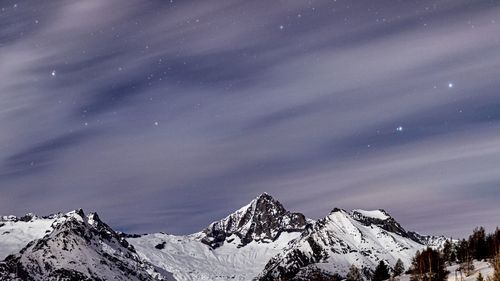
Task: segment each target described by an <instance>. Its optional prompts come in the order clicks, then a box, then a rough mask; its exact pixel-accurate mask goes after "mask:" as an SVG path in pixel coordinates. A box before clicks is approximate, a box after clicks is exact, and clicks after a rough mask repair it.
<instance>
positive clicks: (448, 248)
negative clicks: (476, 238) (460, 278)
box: [441, 240, 454, 264]
mask: <svg viewBox="0 0 500 281" xmlns="http://www.w3.org/2000/svg"><path fill="white" fill-rule="evenodd" d="M441 253H442V254H443V259H444V261H445V262H446V263H448V264H451V263H452V262H454V260H453V259H452V258H454V257H453V244H452V243H451V241H450V240H446V241H445V242H444V245H443V250H442V251H441Z"/></svg>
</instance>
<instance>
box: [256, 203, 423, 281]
mask: <svg viewBox="0 0 500 281" xmlns="http://www.w3.org/2000/svg"><path fill="white" fill-rule="evenodd" d="M424 247H426V245H423V244H422V243H421V241H420V240H417V239H416V238H414V237H412V235H411V234H409V233H408V232H406V231H405V230H404V229H403V228H402V227H401V225H399V223H397V222H396V221H395V220H394V219H393V218H392V217H391V216H390V215H389V214H387V212H385V211H383V210H377V211H363V210H354V211H352V212H350V213H348V212H346V211H344V210H341V209H334V210H333V211H332V212H331V213H330V214H329V215H328V216H327V217H325V218H324V219H321V220H318V221H317V222H316V223H315V224H314V225H312V226H311V227H308V228H306V230H305V231H304V232H303V233H302V235H301V237H300V238H299V239H297V240H295V241H294V243H292V244H291V245H289V246H288V247H287V248H286V249H285V250H284V251H283V253H280V254H278V255H277V256H275V257H273V258H272V259H271V260H270V261H269V263H268V264H267V265H266V267H265V270H264V271H263V272H262V273H261V275H260V276H259V277H260V279H261V280H276V279H278V278H284V279H290V278H293V277H295V276H296V275H297V274H304V272H305V271H314V272H318V271H321V272H325V273H326V274H335V273H336V274H340V275H343V276H345V275H346V274H347V272H348V269H349V267H350V265H352V264H355V265H356V266H357V267H358V268H365V269H374V268H375V267H376V265H377V264H378V263H379V261H380V260H384V261H385V262H386V263H387V264H389V265H390V266H393V265H394V264H395V263H396V261H397V260H398V259H401V260H402V261H403V262H404V264H405V266H406V267H409V266H410V263H411V259H412V257H413V256H414V255H415V253H416V251H417V250H420V249H422V248H424Z"/></svg>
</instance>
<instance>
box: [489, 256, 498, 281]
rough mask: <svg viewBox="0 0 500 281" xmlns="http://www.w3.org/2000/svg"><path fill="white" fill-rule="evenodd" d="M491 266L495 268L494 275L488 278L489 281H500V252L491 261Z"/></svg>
mask: <svg viewBox="0 0 500 281" xmlns="http://www.w3.org/2000/svg"><path fill="white" fill-rule="evenodd" d="M491 264H492V266H493V275H492V276H488V281H500V250H499V251H498V253H497V255H496V256H495V258H494V259H493V260H492V261H491Z"/></svg>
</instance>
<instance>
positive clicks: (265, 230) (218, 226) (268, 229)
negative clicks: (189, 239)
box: [201, 193, 307, 248]
mask: <svg viewBox="0 0 500 281" xmlns="http://www.w3.org/2000/svg"><path fill="white" fill-rule="evenodd" d="M306 224H307V220H306V218H305V216H304V215H303V214H301V213H291V212H289V211H287V210H285V208H284V207H283V205H282V204H281V203H280V202H278V201H277V200H275V199H274V198H273V197H271V196H270V195H268V194H266V193H264V194H262V195H260V196H259V197H257V198H255V199H254V200H253V201H252V202H250V204H248V205H247V206H244V207H243V208H241V209H239V210H238V211H236V212H234V213H233V214H231V215H229V216H228V217H226V218H225V219H222V220H220V221H218V222H214V223H212V224H210V226H209V227H207V228H206V229H204V230H203V231H202V235H201V237H202V242H204V243H205V244H208V245H210V246H211V247H213V248H217V247H218V246H220V245H221V243H224V241H226V239H227V238H228V237H229V236H231V235H233V234H234V235H237V236H238V237H239V238H240V239H241V246H244V245H246V244H248V243H250V242H252V241H262V242H266V241H274V240H275V239H276V238H277V237H279V235H280V234H281V233H282V232H294V231H302V230H303V229H304V227H305V226H306Z"/></svg>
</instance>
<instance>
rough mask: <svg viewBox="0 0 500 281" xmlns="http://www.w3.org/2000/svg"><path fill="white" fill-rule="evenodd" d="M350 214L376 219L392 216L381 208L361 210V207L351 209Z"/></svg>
mask: <svg viewBox="0 0 500 281" xmlns="http://www.w3.org/2000/svg"><path fill="white" fill-rule="evenodd" d="M351 215H352V216H353V217H365V218H372V219H377V220H382V221H385V220H388V219H390V218H392V217H391V216H390V215H389V213H387V212H386V211H385V210H383V209H377V210H361V209H355V210H352V212H351Z"/></svg>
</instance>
